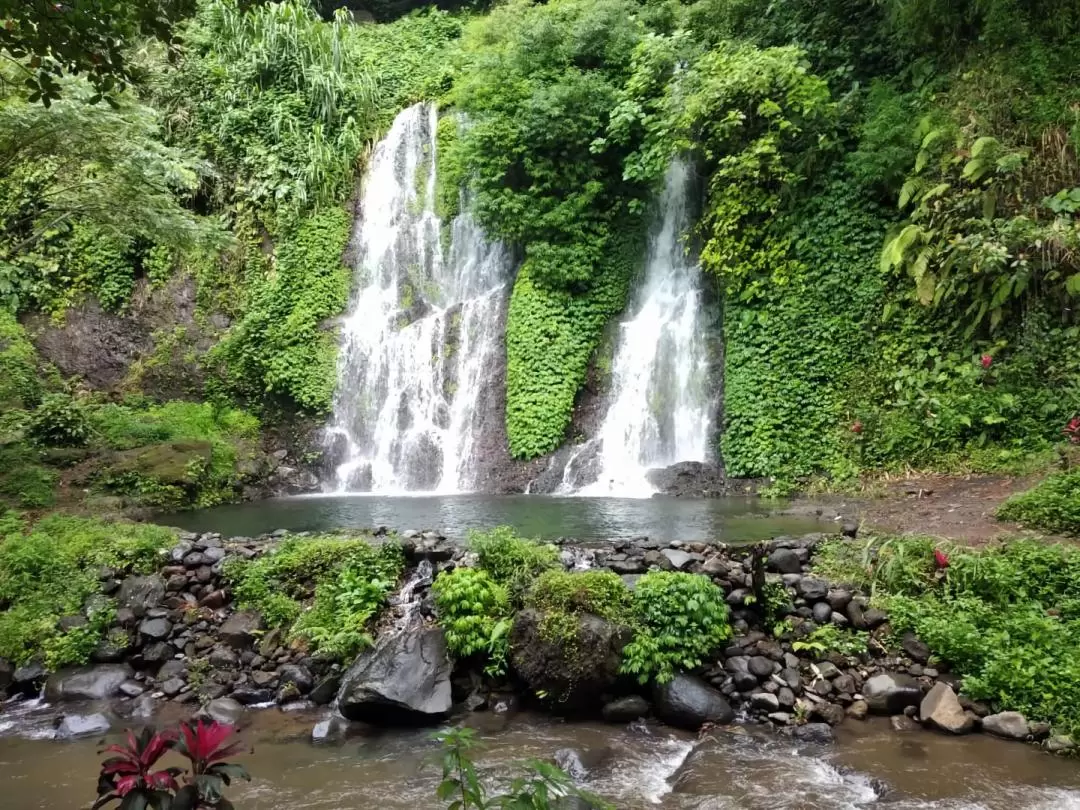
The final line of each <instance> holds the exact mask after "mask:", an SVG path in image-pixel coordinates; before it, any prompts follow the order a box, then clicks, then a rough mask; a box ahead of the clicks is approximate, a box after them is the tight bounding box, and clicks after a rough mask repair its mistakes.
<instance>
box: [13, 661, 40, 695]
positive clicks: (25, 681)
mask: <svg viewBox="0 0 1080 810" xmlns="http://www.w3.org/2000/svg"><path fill="white" fill-rule="evenodd" d="M48 676H49V672H48V670H46V669H45V665H44V664H42V663H41V661H31V662H30V663H29V664H24V665H23V666H21V667H18V668H17V669H16V670H15V672H13V673H12V675H11V680H12V683H13V684H14V685H15V688H16V689H18V690H19V692H21V693H22V694H24V695H26V696H27V697H36V696H37V695H38V693H39V692H40V691H41V684H43V683H44V682H45V679H46V678H47V677H48Z"/></svg>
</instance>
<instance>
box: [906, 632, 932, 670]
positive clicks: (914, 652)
mask: <svg viewBox="0 0 1080 810" xmlns="http://www.w3.org/2000/svg"><path fill="white" fill-rule="evenodd" d="M900 646H901V647H903V648H904V652H906V653H907V654H908V657H909V658H911V660H912V661H915V662H916V663H919V664H925V663H926V662H927V661H929V660H930V647H928V646H927V645H926V643H925V642H923V641H920V640H919V638H918V637H917V636H916V635H915V634H914V633H912V632H911V631H908V632H906V633H904V637H903V639H902V640H901V642H900Z"/></svg>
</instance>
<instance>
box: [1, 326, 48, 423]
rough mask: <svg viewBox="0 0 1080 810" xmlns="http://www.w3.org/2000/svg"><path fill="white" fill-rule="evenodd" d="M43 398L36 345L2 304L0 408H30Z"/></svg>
mask: <svg viewBox="0 0 1080 810" xmlns="http://www.w3.org/2000/svg"><path fill="white" fill-rule="evenodd" d="M40 398H41V384H40V382H39V379H38V370H37V352H36V351H35V350H34V345H33V344H32V343H31V342H30V340H29V338H27V336H26V331H25V330H24V329H23V328H22V326H21V325H20V324H19V322H18V321H16V320H15V316H14V315H12V314H11V313H10V312H8V311H7V310H6V309H4V308H2V307H0V409H3V410H8V409H15V408H29V407H31V406H33V405H35V404H36V403H37V402H38V400H39V399H40Z"/></svg>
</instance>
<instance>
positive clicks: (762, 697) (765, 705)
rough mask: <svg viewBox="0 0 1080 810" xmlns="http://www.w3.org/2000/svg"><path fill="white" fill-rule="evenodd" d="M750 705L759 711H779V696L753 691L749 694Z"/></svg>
mask: <svg viewBox="0 0 1080 810" xmlns="http://www.w3.org/2000/svg"><path fill="white" fill-rule="evenodd" d="M750 705H751V706H753V707H754V708H755V709H757V710H758V711H761V712H766V713H769V712H777V711H780V698H778V697H777V696H776V695H774V694H771V693H769V692H755V693H754V694H752V695H751V696H750Z"/></svg>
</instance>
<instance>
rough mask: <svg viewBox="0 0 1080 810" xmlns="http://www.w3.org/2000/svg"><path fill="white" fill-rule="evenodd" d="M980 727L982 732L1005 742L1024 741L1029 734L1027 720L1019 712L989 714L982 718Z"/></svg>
mask: <svg viewBox="0 0 1080 810" xmlns="http://www.w3.org/2000/svg"><path fill="white" fill-rule="evenodd" d="M982 727H983V731H985V732H987V733H989V734H993V735H994V736H995V737H1004V738H1005V739H1007V740H1023V739H1026V738H1027V736H1028V733H1029V732H1030V728H1029V727H1028V721H1027V718H1026V717H1024V715H1022V714H1020V712H1000V713H999V714H989V715H987V716H986V717H984V718H983V721H982Z"/></svg>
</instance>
